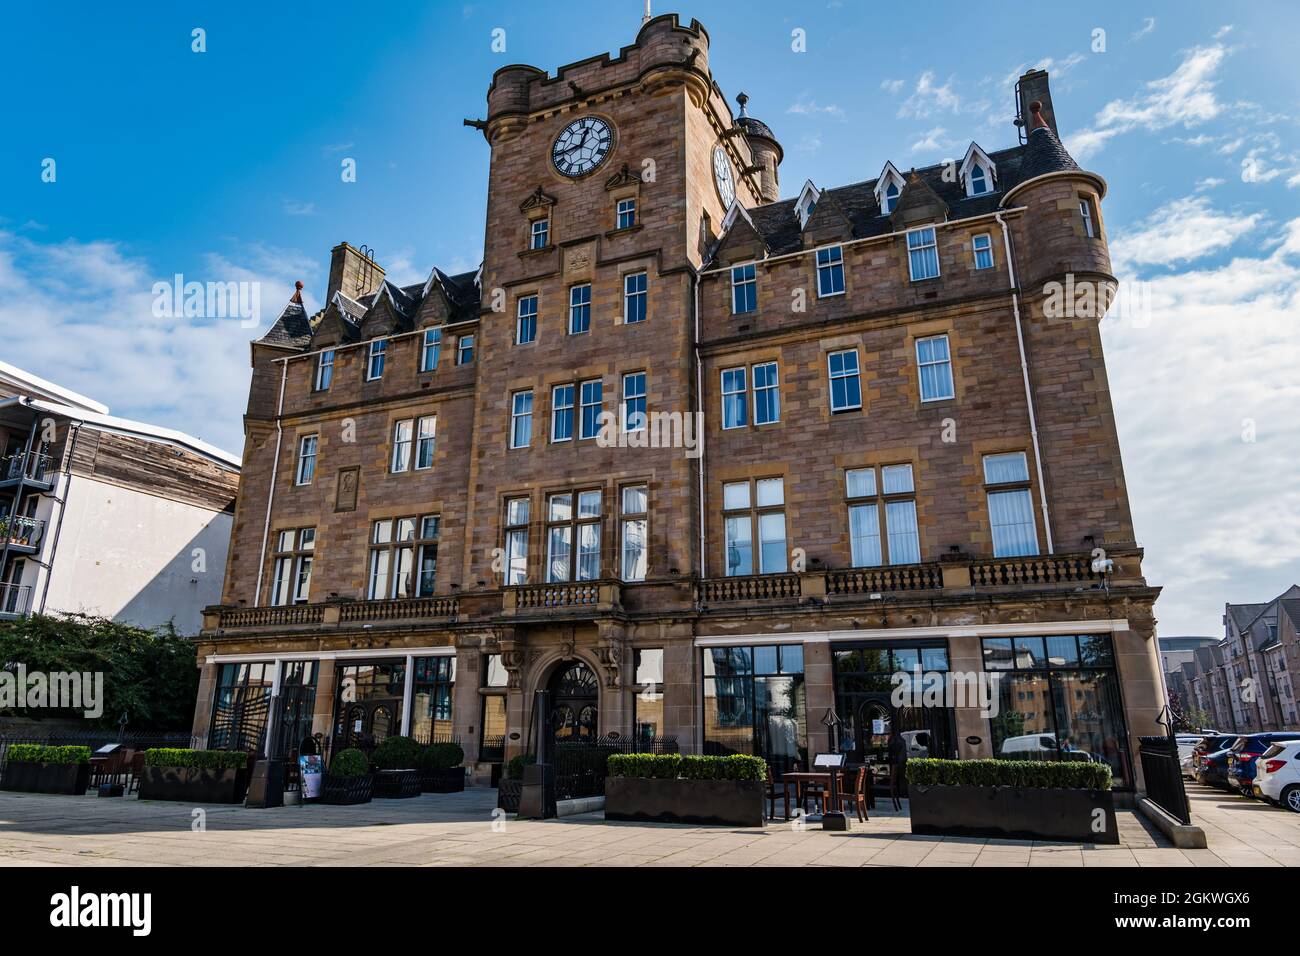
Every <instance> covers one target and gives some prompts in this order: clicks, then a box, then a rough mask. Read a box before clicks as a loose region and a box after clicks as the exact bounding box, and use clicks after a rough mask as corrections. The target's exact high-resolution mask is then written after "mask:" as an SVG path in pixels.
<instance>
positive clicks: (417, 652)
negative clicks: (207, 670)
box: [203, 644, 456, 664]
mask: <svg viewBox="0 0 1300 956" xmlns="http://www.w3.org/2000/svg"><path fill="white" fill-rule="evenodd" d="M455 655H456V648H454V647H450V646H448V645H445V644H444V645H442V646H440V647H372V648H369V649H366V650H361V649H355V648H354V649H349V650H346V651H302V652H299V653H294V652H289V651H276V652H275V653H273V654H209V655H208V656H207V657H205V658H203V663H205V664H238V663H241V662H243V661H250V662H251V661H268V662H274V663H276V664H279V663H282V662H283V661H332V660H356V659H359V658H360V659H375V660H380V659H387V658H390V657H407V658H410V657H454V656H455Z"/></svg>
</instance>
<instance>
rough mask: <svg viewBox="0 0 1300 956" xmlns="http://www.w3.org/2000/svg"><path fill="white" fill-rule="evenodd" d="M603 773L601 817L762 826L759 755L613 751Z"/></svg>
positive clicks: (762, 775) (762, 783) (762, 780)
mask: <svg viewBox="0 0 1300 956" xmlns="http://www.w3.org/2000/svg"><path fill="white" fill-rule="evenodd" d="M607 771H608V776H607V777H606V778H605V819H607V820H644V821H651V822H655V823H712V824H722V825H725V826H749V827H761V826H762V825H763V793H764V790H765V788H766V784H765V781H766V779H767V762H766V761H765V760H763V758H762V757H749V756H744V755H740V754H737V755H733V756H730V757H696V756H682V755H680V754H615V755H613V756H611V757H610V758H609V761H608V764H607Z"/></svg>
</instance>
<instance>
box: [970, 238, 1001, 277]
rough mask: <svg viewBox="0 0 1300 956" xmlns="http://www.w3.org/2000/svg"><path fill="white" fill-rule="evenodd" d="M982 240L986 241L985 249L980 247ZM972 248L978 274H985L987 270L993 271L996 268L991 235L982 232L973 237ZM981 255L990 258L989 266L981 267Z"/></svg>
mask: <svg viewBox="0 0 1300 956" xmlns="http://www.w3.org/2000/svg"><path fill="white" fill-rule="evenodd" d="M981 239H983V240H984V245H983V247H981V246H980V240H981ZM970 247H971V256H972V258H973V259H974V262H975V271H976V272H984V271H985V270H987V269H992V268H993V267H994V265H995V264H996V260H994V258H993V236H992V234H991V233H987V232H980V233H976V234H975V235H973V236H971V240H970ZM980 253H983V254H985V255H986V256H988V265H980Z"/></svg>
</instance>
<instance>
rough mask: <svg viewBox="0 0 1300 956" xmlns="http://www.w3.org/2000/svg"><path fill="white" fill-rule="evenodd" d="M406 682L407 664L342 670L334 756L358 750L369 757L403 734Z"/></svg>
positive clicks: (336, 713) (346, 666)
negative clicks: (396, 735)
mask: <svg viewBox="0 0 1300 956" xmlns="http://www.w3.org/2000/svg"><path fill="white" fill-rule="evenodd" d="M405 680H406V665H405V662H391V663H390V662H380V663H375V664H348V665H345V666H343V667H340V668H339V686H338V697H337V698H336V702H335V705H334V714H335V724H334V743H333V748H332V751H331V752H332V753H338V752H339V750H340V749H342V748H344V747H359V748H360V749H362V750H364V751H366V752H367V753H369V752H370V751H371V750H373V749H374V748H375V747H377V746H379V745H380V744H381V743H383V742H384V740H386V739H387V738H389V737H391V736H393V735H394V734H396V733H398V732H400V730H401V726H402V700H403V696H402V691H403V686H404V683H405Z"/></svg>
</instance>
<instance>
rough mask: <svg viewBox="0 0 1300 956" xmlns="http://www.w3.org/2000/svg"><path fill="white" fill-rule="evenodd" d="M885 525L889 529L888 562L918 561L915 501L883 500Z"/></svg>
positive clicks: (918, 547)
mask: <svg viewBox="0 0 1300 956" xmlns="http://www.w3.org/2000/svg"><path fill="white" fill-rule="evenodd" d="M885 527H886V528H888V530H889V563H890V564H918V563H920V561H921V538H920V535H918V534H917V531H916V502H915V501H910V500H909V501H887V502H885Z"/></svg>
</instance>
